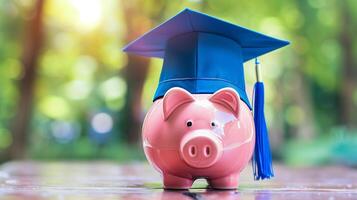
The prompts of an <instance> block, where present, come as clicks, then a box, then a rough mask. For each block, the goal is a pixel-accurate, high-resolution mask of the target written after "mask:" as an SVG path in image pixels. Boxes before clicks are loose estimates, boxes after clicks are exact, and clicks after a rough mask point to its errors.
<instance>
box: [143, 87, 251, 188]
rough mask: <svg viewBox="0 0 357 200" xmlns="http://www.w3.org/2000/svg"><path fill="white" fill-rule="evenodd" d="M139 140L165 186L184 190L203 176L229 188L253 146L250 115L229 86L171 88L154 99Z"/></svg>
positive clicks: (235, 184) (217, 184)
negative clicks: (194, 90)
mask: <svg viewBox="0 0 357 200" xmlns="http://www.w3.org/2000/svg"><path fill="white" fill-rule="evenodd" d="M142 139H143V147H144V151H145V155H146V157H147V159H148V160H149V162H150V163H151V164H152V165H153V166H154V168H155V169H156V170H158V171H159V172H160V173H161V174H162V176H163V185H164V188H166V189H189V188H190V187H191V186H192V183H193V181H195V179H199V178H204V179H206V180H207V182H208V184H209V186H210V187H211V188H214V189H234V188H237V186H238V182H239V181H238V180H239V174H240V172H241V171H242V170H243V169H244V167H245V166H246V165H247V163H248V162H249V160H250V158H251V156H252V153H253V150H254V143H255V129H254V120H253V115H252V112H251V110H250V109H249V108H248V106H247V105H246V104H245V103H244V102H243V101H242V100H241V99H240V97H239V94H238V93H237V92H236V91H235V90H234V89H232V88H223V89H220V90H218V91H217V92H215V93H214V94H191V93H189V92H188V91H186V90H184V89H182V88H178V87H174V88H171V89H170V90H168V91H167V92H166V94H165V95H164V97H163V98H160V99H158V100H156V101H155V102H154V103H153V105H152V107H151V108H150V110H149V112H148V113H147V115H146V117H145V120H144V124H143V130H142Z"/></svg>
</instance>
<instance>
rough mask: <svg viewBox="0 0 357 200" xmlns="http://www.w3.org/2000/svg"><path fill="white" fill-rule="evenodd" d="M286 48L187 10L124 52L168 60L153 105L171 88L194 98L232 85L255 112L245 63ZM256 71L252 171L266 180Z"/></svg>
mask: <svg viewBox="0 0 357 200" xmlns="http://www.w3.org/2000/svg"><path fill="white" fill-rule="evenodd" d="M288 44H289V42H287V41H283V40H279V39H276V38H273V37H270V36H267V35H263V34H261V33H258V32H255V31H252V30H249V29H246V28H244V27H241V26H237V25H234V24H231V23H228V22H225V21H222V20H220V19H217V18H214V17H211V16H208V15H206V14H203V13H199V12H196V11H192V10H190V9H185V10H183V11H182V12H180V13H179V14H177V15H176V16H174V17H172V18H171V19H169V20H167V21H166V22H164V23H162V24H161V25H159V26H157V27H156V28H154V29H152V30H150V31H149V32H147V33H145V34H144V35H143V36H141V37H140V38H138V39H136V40H135V41H133V42H131V43H130V44H128V45H127V46H126V47H125V48H124V51H125V52H128V53H132V54H136V55H141V56H146V57H157V58H163V59H164V63H163V67H162V71H161V75H160V80H159V84H158V88H157V89H156V92H155V95H154V101H155V100H156V99H159V98H161V97H163V96H164V95H165V93H166V92H167V91H168V90H169V89H171V88H173V87H181V88H184V89H186V90H187V91H189V92H190V93H192V94H210V93H214V92H216V91H217V90H219V89H221V88H224V87H231V88H233V89H235V90H236V91H237V92H238V93H239V95H240V98H241V99H242V100H243V101H244V102H245V103H246V104H247V105H248V107H249V108H250V109H252V107H251V105H250V102H249V99H248V97H247V94H246V91H245V80H244V69H243V63H244V62H246V61H248V60H250V59H253V58H257V57H258V56H261V55H263V54H265V53H268V52H270V51H273V50H276V49H278V48H280V47H283V46H285V45H288ZM256 69H257V79H258V81H257V83H256V85H255V90H254V92H255V97H254V122H255V129H256V145H255V150H254V156H253V167H254V175H255V178H256V179H265V178H270V177H271V176H273V175H274V174H273V170H272V166H271V153H270V146H269V139H268V131H267V127H266V123H265V118H264V86H263V84H262V82H261V81H260V80H259V76H258V74H259V72H258V62H256Z"/></svg>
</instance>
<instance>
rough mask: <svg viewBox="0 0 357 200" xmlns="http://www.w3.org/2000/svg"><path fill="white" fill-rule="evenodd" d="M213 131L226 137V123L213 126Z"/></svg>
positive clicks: (218, 135) (220, 136)
mask: <svg viewBox="0 0 357 200" xmlns="http://www.w3.org/2000/svg"><path fill="white" fill-rule="evenodd" d="M212 132H213V133H214V134H215V135H216V136H217V137H219V138H220V139H222V138H223V137H224V125H221V124H219V125H218V126H217V127H215V128H213V130H212Z"/></svg>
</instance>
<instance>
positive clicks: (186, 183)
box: [163, 174, 193, 189]
mask: <svg viewBox="0 0 357 200" xmlns="http://www.w3.org/2000/svg"><path fill="white" fill-rule="evenodd" d="M163 177H164V188H165V189H190V188H191V186H192V183H193V180H192V179H188V178H182V177H178V176H174V175H171V174H164V175H163Z"/></svg>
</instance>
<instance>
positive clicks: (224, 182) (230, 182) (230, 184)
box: [208, 173, 239, 189]
mask: <svg viewBox="0 0 357 200" xmlns="http://www.w3.org/2000/svg"><path fill="white" fill-rule="evenodd" d="M238 179H239V173H236V174H231V175H228V176H225V177H221V178H216V179H209V180H208V183H209V185H210V186H211V188H213V189H237V187H238Z"/></svg>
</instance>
